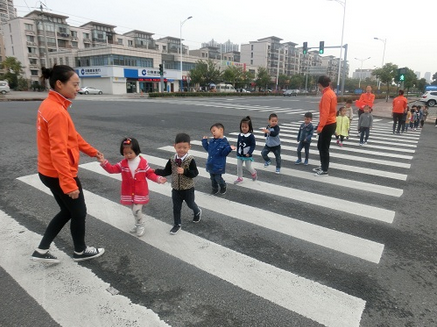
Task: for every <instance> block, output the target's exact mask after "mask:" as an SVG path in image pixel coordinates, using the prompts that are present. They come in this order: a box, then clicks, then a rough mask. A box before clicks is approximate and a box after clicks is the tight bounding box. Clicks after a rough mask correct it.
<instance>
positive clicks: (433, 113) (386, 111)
mask: <svg viewBox="0 0 437 327" xmlns="http://www.w3.org/2000/svg"><path fill="white" fill-rule="evenodd" d="M392 101H393V100H392V99H389V100H388V102H386V101H385V100H381V99H378V100H375V103H374V104H373V111H372V114H373V115H374V116H375V117H383V118H391V111H392ZM414 104H417V105H422V106H423V102H419V101H417V100H416V99H414V98H412V99H408V105H409V106H410V108H411V106H412V105H414ZM436 118H437V106H436V107H428V117H427V119H426V123H428V124H430V123H432V124H434V123H435V120H436Z"/></svg>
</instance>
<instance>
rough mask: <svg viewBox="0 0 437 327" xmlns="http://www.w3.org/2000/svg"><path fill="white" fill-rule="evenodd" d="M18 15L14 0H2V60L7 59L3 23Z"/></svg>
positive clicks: (0, 45)
mask: <svg viewBox="0 0 437 327" xmlns="http://www.w3.org/2000/svg"><path fill="white" fill-rule="evenodd" d="M16 16H17V12H16V10H15V8H14V2H13V0H0V62H2V61H3V60H5V59H6V48H5V43H4V40H3V30H2V25H3V24H5V23H6V22H7V21H8V20H10V19H12V18H14V17H16Z"/></svg>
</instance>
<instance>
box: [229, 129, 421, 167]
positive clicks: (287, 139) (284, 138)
mask: <svg viewBox="0 0 437 327" xmlns="http://www.w3.org/2000/svg"><path fill="white" fill-rule="evenodd" d="M237 134H238V133H237ZM254 136H255V138H256V139H260V140H261V139H265V138H264V134H262V132H261V131H255V132H254ZM296 138H297V133H296V134H295V135H293V134H287V133H281V143H295V144H296ZM334 142H335V138H333V140H332V143H331V144H332V145H333V144H334ZM347 145H350V144H347ZM310 147H311V148H317V139H314V140H313V141H312V142H311V144H310ZM372 147H373V148H374V149H379V150H384V151H383V152H382V151H371V150H370V149H372ZM372 147H371V145H369V144H366V145H365V146H364V147H362V146H360V147H357V146H353V147H350V146H345V147H343V148H341V149H338V151H341V152H354V153H360V154H364V155H373V156H377V157H388V158H397V159H405V160H412V159H413V156H411V155H404V154H401V153H399V144H397V145H396V148H397V149H395V150H396V151H398V152H397V153H394V152H387V151H388V150H390V149H391V150H393V148H390V147H381V146H378V145H373V146H372ZM331 149H332V148H331ZM331 152H332V153H333V154H335V152H334V151H331ZM405 152H410V153H414V152H415V150H411V149H406V150H405Z"/></svg>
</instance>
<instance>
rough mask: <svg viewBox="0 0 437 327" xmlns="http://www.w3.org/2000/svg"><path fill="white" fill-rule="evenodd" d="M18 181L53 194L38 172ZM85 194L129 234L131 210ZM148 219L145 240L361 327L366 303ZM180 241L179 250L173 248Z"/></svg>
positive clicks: (336, 322)
mask: <svg viewBox="0 0 437 327" xmlns="http://www.w3.org/2000/svg"><path fill="white" fill-rule="evenodd" d="M19 180H21V181H23V182H25V183H27V184H29V185H31V186H33V187H35V188H37V189H38V190H41V191H43V192H45V193H47V194H49V193H50V192H49V191H48V189H47V188H46V187H45V186H44V185H43V184H42V183H41V181H40V180H39V178H38V176H37V175H36V174H35V175H29V176H23V177H20V178H19ZM161 186H163V187H165V186H164V185H161ZM83 191H84V195H85V198H86V201H87V208H88V212H89V214H90V215H92V216H94V217H95V218H97V219H99V220H101V221H104V222H106V223H108V224H110V225H112V226H114V227H116V228H119V229H121V230H123V231H126V230H129V228H130V227H131V226H130V225H131V224H130V222H131V220H132V211H131V209H130V208H128V207H125V206H122V205H120V204H116V203H114V202H112V201H109V200H107V199H105V198H103V197H101V196H98V195H96V194H93V193H91V192H89V191H87V190H83ZM146 217H147V218H146V226H148V230H153V233H147V232H146V235H144V237H143V238H141V239H140V240H141V241H143V242H145V243H147V244H149V245H151V246H153V247H155V248H157V249H159V250H161V251H163V252H165V253H167V254H169V255H171V256H174V257H175V258H177V259H179V260H183V261H185V262H186V263H188V264H191V265H193V266H194V267H197V268H199V269H201V270H203V271H205V272H207V273H209V274H212V275H214V276H217V277H219V278H221V279H223V280H225V281H227V282H229V283H231V284H233V285H235V286H237V287H239V288H241V289H243V290H245V291H248V292H250V293H252V294H255V295H257V296H259V297H261V298H264V299H266V300H268V301H270V302H273V303H275V304H277V305H279V306H281V307H283V308H285V309H287V310H290V311H293V312H296V313H298V314H300V315H302V316H304V317H307V318H309V319H311V320H314V321H316V322H318V323H320V324H323V325H326V326H329V327H331V326H332V327H343V326H344V327H359V325H360V320H361V316H362V313H363V311H364V308H365V305H366V301H364V300H362V299H360V298H358V297H355V296H351V295H349V294H346V293H344V292H341V291H338V290H336V289H333V288H331V287H328V286H325V285H322V284H320V283H318V282H315V281H312V280H309V279H306V278H303V277H300V276H298V275H296V274H293V273H291V272H288V271H285V270H282V269H279V268H277V267H275V266H273V265H270V264H267V263H264V262H261V261H259V260H256V259H254V258H251V257H249V256H247V255H244V254H241V253H238V252H236V251H233V250H230V249H227V248H225V247H223V246H221V245H219V244H216V243H213V242H210V241H208V240H205V239H202V238H200V237H198V236H195V235H193V234H190V233H187V232H184V231H183V230H182V231H180V232H179V233H178V235H177V236H173V235H170V233H169V228H170V225H168V224H165V223H163V222H161V221H160V220H158V219H155V218H152V217H150V216H146ZM132 237H133V236H132ZM175 241H177V244H178V246H174V245H175Z"/></svg>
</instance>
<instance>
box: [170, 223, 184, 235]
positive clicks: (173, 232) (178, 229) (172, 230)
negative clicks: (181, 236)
mask: <svg viewBox="0 0 437 327" xmlns="http://www.w3.org/2000/svg"><path fill="white" fill-rule="evenodd" d="M180 230H181V225H174V226H173V228H172V229H170V234H171V235H175V234H177V233H178V232H179V231H180Z"/></svg>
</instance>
